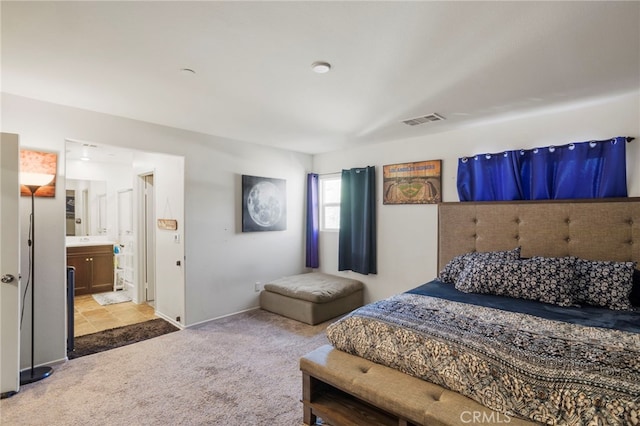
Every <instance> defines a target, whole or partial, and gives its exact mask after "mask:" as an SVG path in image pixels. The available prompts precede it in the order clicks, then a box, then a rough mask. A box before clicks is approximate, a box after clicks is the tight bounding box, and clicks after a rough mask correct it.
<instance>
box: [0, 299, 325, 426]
mask: <svg viewBox="0 0 640 426" xmlns="http://www.w3.org/2000/svg"><path fill="white" fill-rule="evenodd" d="M327 324H328V323H324V324H319V325H316V326H310V325H307V324H303V323H300V322H297V321H294V320H289V319H287V318H284V317H281V316H278V315H275V314H271V313H269V312H266V311H262V310H255V311H250V312H246V313H242V314H238V315H234V316H232V317H228V318H224V319H221V320H217V321H214V322H211V323H208V324H206V325H204V326H201V327H199V328H193V329H186V330H181V331H178V332H174V333H169V334H165V335H163V336H160V337H156V338H153V339H150V340H146V341H143V342H139V343H135V344H133V345H129V346H124V347H121V348H117V349H113V350H109V351H106V352H101V353H97V354H93V355H88V356H85V357H82V358H77V359H74V360H71V361H68V362H66V363H65V364H63V365H60V366H57V367H55V371H54V373H53V375H52V376H51V377H48V378H46V379H44V380H42V381H40V382H37V383H33V384H30V385H26V386H23V387H22V388H21V390H20V392H19V393H18V394H17V395H15V396H13V397H11V398H8V399H4V400H2V401H1V402H0V424H2V425H12V426H13V425H38V426H40V425H56V426H58V425H82V426H85V425H259V426H280V425H282V426H289V425H292V426H294V425H295V426H299V425H301V424H302V404H301V403H300V398H301V392H302V390H301V389H302V378H301V374H300V371H299V367H298V360H299V358H300V356H302V355H304V354H305V353H307V352H309V351H311V350H313V349H315V348H316V347H318V346H320V345H322V344H325V343H327V340H326V337H325V334H324V330H325V328H326V326H327Z"/></svg>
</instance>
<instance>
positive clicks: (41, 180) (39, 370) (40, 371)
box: [20, 173, 54, 385]
mask: <svg viewBox="0 0 640 426" xmlns="http://www.w3.org/2000/svg"><path fill="white" fill-rule="evenodd" d="M53 178H54V176H53V175H50V174H44V173H21V174H20V183H21V184H22V185H24V186H26V187H27V188H29V191H30V192H31V216H30V217H29V229H30V233H31V235H30V237H29V241H28V244H29V259H30V260H29V263H30V266H31V270H30V271H29V274H30V275H29V280H30V281H31V368H30V369H28V370H24V371H21V372H20V384H21V385H26V384H28V383H33V382H37V381H38V380H42V379H44V378H45V377H49V376H50V375H51V373H53V368H51V367H47V366H41V367H34V365H33V358H34V356H33V354H34V340H35V339H34V335H35V333H34V330H35V321H34V319H35V315H34V314H35V311H36V305H35V290H36V288H35V263H36V250H35V247H36V237H35V234H36V226H35V225H36V224H35V216H34V207H35V193H36V191H37V190H38V189H39V188H40V187H41V186H44V185H47V184H48V183H51V181H52V180H53ZM27 285H29V281H27Z"/></svg>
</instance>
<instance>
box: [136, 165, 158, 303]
mask: <svg viewBox="0 0 640 426" xmlns="http://www.w3.org/2000/svg"><path fill="white" fill-rule="evenodd" d="M149 178H151V179H152V180H153V179H154V171H153V170H151V171H147V172H142V173H138V180H137V187H138V191H136V194H137V196H136V198H137V200H136V204H137V205H138V212H139V214H138V215H137V222H138V232H137V240H138V246H139V247H140V249H139V250H138V251H137V254H138V268H137V271H138V279H137V280H136V281H137V283H138V284H139V288H138V291H137V294H138V300H139V301H140V303H145V302H151V301H155V298H156V296H157V295H156V282H155V278H156V267H155V266H156V265H155V259H156V246H155V240H156V238H155V237H156V236H155V230H156V227H155V217H156V209H155V200H154V198H155V189H154V186H153V182H152V185H151V187H150V188H148V186H147V183H148V179H149ZM148 192H150V193H148ZM149 278H150V281H147V280H148V279H149Z"/></svg>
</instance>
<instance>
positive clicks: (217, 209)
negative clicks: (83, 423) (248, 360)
mask: <svg viewBox="0 0 640 426" xmlns="http://www.w3.org/2000/svg"><path fill="white" fill-rule="evenodd" d="M1 108H2V111H1V112H2V131H3V132H9V133H17V134H19V135H20V145H21V147H23V148H31V149H41V150H47V151H57V152H58V155H59V162H58V179H59V180H58V185H57V187H56V197H55V198H50V199H44V198H40V199H38V200H37V206H36V209H37V212H38V213H37V214H38V217H37V219H38V222H37V227H38V228H37V231H39V235H40V238H39V241H38V248H37V250H38V253H37V256H38V264H37V265H36V274H37V276H38V277H46V279H44V278H41V279H39V283H38V284H37V287H38V289H37V292H36V314H37V315H36V336H35V340H36V344H35V348H36V356H35V358H36V359H35V361H36V364H40V363H51V362H54V361H57V360H62V359H64V357H65V344H66V343H65V334H66V328H65V327H66V324H65V315H66V311H65V285H66V284H65V278H66V277H65V264H66V263H65V247H64V240H65V238H64V235H65V232H64V224H65V210H64V205H65V196H64V170H65V168H64V152H65V139H73V140H80V141H88V142H94V143H97V144H107V145H115V146H119V147H123V148H132V149H135V150H141V151H149V152H156V153H164V154H169V155H176V156H183V157H184V174H185V182H184V197H185V198H184V205H185V209H184V221H183V223H179V226H180V225H184V239H183V242H184V249H185V253H186V260H185V263H184V273H185V276H186V282H185V289H184V295H183V297H184V306H185V318H184V319H182V321H183V322H184V323H185V324H186V325H191V324H195V323H198V322H202V321H206V320H209V319H212V318H216V317H220V316H224V315H227V314H231V313H234V312H239V311H242V310H245V309H250V308H252V307H256V306H258V293H256V292H255V291H254V283H255V282H256V281H261V282H264V281H266V280H269V279H273V278H277V277H280V276H284V275H290V274H294V273H299V272H302V271H303V270H304V250H303V244H304V202H303V200H304V182H305V174H306V172H308V171H310V170H311V163H312V160H311V156H309V155H303V154H296V153H291V152H286V151H281V150H275V149H270V148H266V147H262V146H258V145H252V144H247V143H242V142H238V141H231V140H226V139H222V138H216V137H213V136H207V135H203V134H198V133H193V132H188V131H183V130H179V129H174V128H169V127H164V126H159V125H155V124H150V123H144V122H140V121H135V120H130V119H125V118H120V117H115V116H110V115H105V114H100V113H94V112H90V111H85V110H80V109H75V108H68V107H64V106H60V105H54V104H49V103H45V102H39V101H34V100H31V99H27V98H22V97H18V96H14V95H9V94H4V93H3V94H2V106H1ZM242 174H249V175H256V176H264V177H273V178H283V179H286V181H287V230H286V231H280V232H262V233H247V234H243V233H242V232H241V231H240V223H241V214H240V205H241V199H240V190H241V175H242ZM158 202H159V203H163V200H161V199H160V200H159V201H158ZM20 207H21V217H23V218H27V217H28V210H29V205H28V203H27V201H26V198H25V199H23V200H21V206H20ZM162 208H163V204H160V206H159V209H160V211H162ZM175 214H178V212H175ZM26 222H27V221H26V219H24V220H23V221H22V224H21V234H20V235H21V240H22V241H23V244H22V245H23V246H24V247H22V248H21V249H22V250H23V253H24V252H26V239H27V223H26ZM44 230H46V232H43V231H44ZM21 267H22V270H23V271H24V270H26V269H27V266H26V258H25V256H24V255H23V259H22V265H21ZM169 297H171V296H169ZM161 303H164V302H161ZM27 312H28V310H27ZM29 329H30V328H29V324H28V323H25V324H24V326H23V328H22V346H21V350H22V353H23V354H29V352H30V348H29V343H28V342H29V339H30V336H29ZM27 358H28V357H27ZM27 364H28V359H26V358H23V360H22V365H23V367H24V366H26V365H27Z"/></svg>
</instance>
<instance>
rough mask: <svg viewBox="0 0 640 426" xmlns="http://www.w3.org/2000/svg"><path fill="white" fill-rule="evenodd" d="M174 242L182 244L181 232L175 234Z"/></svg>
mask: <svg viewBox="0 0 640 426" xmlns="http://www.w3.org/2000/svg"><path fill="white" fill-rule="evenodd" d="M173 242H174V243H176V244H180V234H173Z"/></svg>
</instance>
